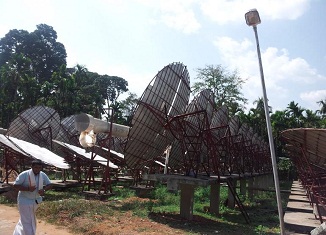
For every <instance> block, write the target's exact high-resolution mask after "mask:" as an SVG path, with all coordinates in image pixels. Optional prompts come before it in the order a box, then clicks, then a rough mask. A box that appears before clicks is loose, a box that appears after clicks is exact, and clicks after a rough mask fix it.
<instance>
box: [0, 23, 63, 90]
mask: <svg viewBox="0 0 326 235" xmlns="http://www.w3.org/2000/svg"><path fill="white" fill-rule="evenodd" d="M36 27H37V29H36V30H35V31H34V32H32V33H28V32H27V31H25V30H17V29H14V30H10V31H9V33H7V34H6V35H5V37H4V38H1V39H0V67H1V66H3V65H5V64H7V63H8V62H9V61H10V60H12V59H13V57H15V56H16V55H18V54H21V55H22V56H23V57H25V58H27V59H30V61H31V64H30V65H29V66H30V69H31V70H32V71H33V73H34V76H35V77H36V79H37V81H38V82H39V83H40V84H42V83H43V82H45V81H48V80H49V79H50V78H51V76H52V73H53V72H55V71H57V70H58V69H59V68H60V66H61V65H66V57H67V54H66V50H65V47H64V45H63V44H62V43H60V42H57V33H56V31H55V30H53V28H52V27H51V26H48V25H46V24H40V25H37V26H36ZM26 69H27V68H26Z"/></svg>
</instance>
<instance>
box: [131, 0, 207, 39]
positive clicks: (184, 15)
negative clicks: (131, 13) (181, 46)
mask: <svg viewBox="0 0 326 235" xmlns="http://www.w3.org/2000/svg"><path fill="white" fill-rule="evenodd" d="M137 2H139V3H141V4H143V5H146V6H147V7H150V8H153V9H154V12H155V13H156V14H157V15H158V18H159V20H157V19H155V20H153V19H152V20H151V23H154V22H155V23H157V22H158V21H160V22H162V23H163V24H165V25H167V26H168V27H170V28H173V29H176V30H179V31H182V32H183V33H186V34H190V33H194V32H196V31H198V29H200V27H201V25H200V23H199V22H198V21H197V19H196V17H195V13H194V11H193V9H192V7H193V6H194V5H193V3H194V2H195V1H193V0H192V1H190V0H189V1H183V0H160V1H148V0H138V1H137Z"/></svg>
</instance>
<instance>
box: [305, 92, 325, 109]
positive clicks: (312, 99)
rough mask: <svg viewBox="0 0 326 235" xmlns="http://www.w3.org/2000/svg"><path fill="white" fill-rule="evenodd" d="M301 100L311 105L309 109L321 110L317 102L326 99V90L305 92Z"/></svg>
mask: <svg viewBox="0 0 326 235" xmlns="http://www.w3.org/2000/svg"><path fill="white" fill-rule="evenodd" d="M300 98H301V99H302V100H305V101H306V103H307V104H310V105H309V106H308V107H307V108H309V109H312V110H315V109H318V108H320V107H319V106H318V104H317V102H318V101H321V100H325V99H326V90H316V91H308V92H303V93H301V94H300ZM311 107H312V108H311Z"/></svg>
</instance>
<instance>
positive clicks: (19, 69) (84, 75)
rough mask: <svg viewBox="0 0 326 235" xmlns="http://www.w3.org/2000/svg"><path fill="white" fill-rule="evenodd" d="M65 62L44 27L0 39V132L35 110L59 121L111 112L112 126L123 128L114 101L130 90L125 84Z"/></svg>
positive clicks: (51, 31) (50, 31) (53, 36)
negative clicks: (45, 110)
mask: <svg viewBox="0 0 326 235" xmlns="http://www.w3.org/2000/svg"><path fill="white" fill-rule="evenodd" d="M66 57H67V54H66V50H65V47H64V45H63V44H62V43H60V42H57V33H56V31H55V30H54V29H53V28H52V27H51V26H48V25H46V24H40V25H37V29H36V30H35V31H34V32H31V33H29V32H27V31H25V30H17V29H14V30H10V31H9V33H7V34H6V35H5V37H3V38H1V39H0V126H1V127H3V128H8V126H9V124H10V122H11V121H12V120H13V118H15V117H16V116H17V115H18V114H19V113H20V112H22V111H24V110H25V109H27V108H29V107H33V106H35V105H45V106H48V107H51V108H54V109H55V110H56V111H57V112H58V113H59V115H60V116H61V117H62V118H64V117H67V116H69V115H72V114H76V113H80V112H85V113H89V114H91V115H94V116H95V117H97V118H102V116H103V115H105V116H107V117H108V108H107V107H110V108H111V109H113V110H114V111H115V112H114V113H116V116H117V118H116V119H117V120H116V121H117V122H119V123H126V120H127V118H128V117H122V116H121V111H119V107H120V106H121V105H119V101H118V98H119V96H120V95H121V94H122V93H124V92H126V91H128V82H127V81H126V80H125V79H123V78H121V77H117V76H109V75H100V74H98V73H96V72H90V71H88V70H87V68H86V67H83V66H80V65H76V66H75V67H74V68H67V67H66ZM119 115H120V116H119Z"/></svg>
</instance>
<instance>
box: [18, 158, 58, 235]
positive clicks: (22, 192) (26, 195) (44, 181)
mask: <svg viewBox="0 0 326 235" xmlns="http://www.w3.org/2000/svg"><path fill="white" fill-rule="evenodd" d="M42 167H43V163H42V161H40V160H34V161H32V169H30V170H26V171H23V172H22V173H20V174H19V175H18V177H17V178H16V180H15V182H14V188H15V189H16V190H19V192H18V197H17V204H18V210H19V214H20V218H19V221H18V223H17V225H16V227H15V230H14V233H13V235H35V234H36V214H35V212H36V209H37V207H38V204H39V203H41V202H42V196H44V193H45V191H47V190H49V189H51V187H52V186H51V181H50V179H49V177H48V176H47V175H46V174H45V173H44V172H43V171H41V170H42Z"/></svg>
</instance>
